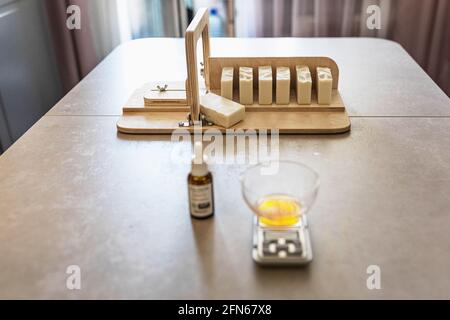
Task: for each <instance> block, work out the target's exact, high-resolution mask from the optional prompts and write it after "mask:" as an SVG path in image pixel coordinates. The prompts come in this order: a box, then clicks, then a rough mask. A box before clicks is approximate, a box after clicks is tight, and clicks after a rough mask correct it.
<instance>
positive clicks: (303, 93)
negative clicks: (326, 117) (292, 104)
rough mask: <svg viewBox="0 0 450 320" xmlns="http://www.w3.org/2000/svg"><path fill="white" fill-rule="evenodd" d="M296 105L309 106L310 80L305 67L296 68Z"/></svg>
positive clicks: (309, 72)
mask: <svg viewBox="0 0 450 320" xmlns="http://www.w3.org/2000/svg"><path fill="white" fill-rule="evenodd" d="M296 70H297V103H298V104H311V90H312V78H311V71H310V70H309V68H308V67H307V66H297V67H296Z"/></svg>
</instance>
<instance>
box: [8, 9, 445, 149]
mask: <svg viewBox="0 0 450 320" xmlns="http://www.w3.org/2000/svg"><path fill="white" fill-rule="evenodd" d="M70 5H77V6H79V8H81V21H82V28H81V30H69V29H68V28H67V27H66V20H67V18H68V16H69V15H68V14H67V12H66V11H67V8H68V7H69V6H70ZM370 5H377V6H379V8H380V9H381V28H380V29H378V30H377V29H376V30H369V29H368V28H367V25H366V20H367V18H368V16H369V14H368V13H367V8H368V7H369V6H370ZM201 6H209V7H210V8H211V13H210V16H211V34H212V36H215V37H224V36H225V37H235V36H236V37H379V38H387V39H391V40H394V41H397V42H399V43H400V44H401V45H403V47H404V48H405V49H406V50H407V51H408V52H409V53H410V54H411V55H412V56H413V58H414V59H415V60H416V61H417V62H418V63H419V64H420V65H421V66H422V67H423V68H424V70H425V71H426V72H428V74H429V75H430V76H431V77H432V78H433V79H434V81H436V82H437V83H438V85H439V86H440V87H441V88H442V89H443V90H444V91H445V92H446V93H447V95H450V0H427V1H423V0H0V43H1V46H0V153H1V152H2V151H4V150H6V149H7V148H8V147H9V146H10V145H11V144H12V143H13V142H14V141H15V140H17V139H18V138H19V137H20V136H21V135H22V134H23V133H24V132H25V131H26V130H27V129H28V128H30V127H31V126H32V125H33V124H34V123H35V122H36V121H37V120H38V119H39V118H40V117H41V116H42V115H43V114H45V113H46V112H47V111H48V110H49V109H50V108H51V107H52V106H53V105H54V104H55V103H56V102H57V101H58V100H59V99H60V98H61V97H62V96H63V95H64V94H65V93H67V92H68V91H70V90H71V89H72V88H73V87H74V86H75V85H76V84H77V83H78V82H79V81H80V80H81V79H82V78H83V77H84V76H85V75H86V74H87V73H89V72H90V70H92V69H93V68H94V67H95V66H96V65H97V64H98V63H99V62H100V61H101V60H102V59H103V58H104V57H106V56H107V55H108V54H109V53H110V52H111V51H112V50H113V49H114V48H115V47H117V46H118V45H119V44H121V43H123V42H125V41H129V40H132V39H137V38H145V37H182V36H183V34H184V30H185V29H186V27H187V25H188V23H189V21H190V20H191V19H192V17H193V15H194V12H195V11H196V10H197V9H198V8H199V7H201Z"/></svg>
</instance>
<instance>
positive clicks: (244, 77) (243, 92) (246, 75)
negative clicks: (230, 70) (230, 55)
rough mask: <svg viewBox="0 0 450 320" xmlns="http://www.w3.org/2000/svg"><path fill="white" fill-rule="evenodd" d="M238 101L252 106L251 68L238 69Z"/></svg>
mask: <svg viewBox="0 0 450 320" xmlns="http://www.w3.org/2000/svg"><path fill="white" fill-rule="evenodd" d="M239 101H240V102H241V104H253V68H248V67H240V68H239Z"/></svg>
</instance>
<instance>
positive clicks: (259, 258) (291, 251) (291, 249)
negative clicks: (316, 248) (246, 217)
mask: <svg viewBox="0 0 450 320" xmlns="http://www.w3.org/2000/svg"><path fill="white" fill-rule="evenodd" d="M312 259H313V254H312V249H311V239H310V236H309V227H308V222H307V219H306V215H304V216H302V218H301V222H299V223H297V224H296V225H292V226H287V227H284V226H283V227H274V226H268V225H265V224H263V223H261V222H260V220H259V219H258V217H255V219H254V224H253V260H255V262H257V263H258V264H261V265H267V266H278V265H285V266H301V265H306V264H308V263H310V262H311V261H312Z"/></svg>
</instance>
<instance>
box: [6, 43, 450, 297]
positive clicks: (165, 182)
mask: <svg viewBox="0 0 450 320" xmlns="http://www.w3.org/2000/svg"><path fill="white" fill-rule="evenodd" d="M161 41H164V44H165V45H164V47H165V48H166V49H165V50H160V51H161V52H163V51H164V52H165V55H166V57H168V58H167V59H168V60H167V61H170V63H167V64H165V65H164V64H162V63H160V64H159V65H158V64H157V63H154V64H153V62H149V61H153V59H151V57H152V54H153V55H154V56H155V57H157V55H158V54H159V53H158V50H152V49H151V48H159V47H161V46H160V44H161V43H162V42H161ZM227 41H229V42H230V43H231V42H233V45H229V46H225V45H223V51H224V52H223V54H224V55H227V54H228V55H229V54H232V53H233V51H231V48H239V49H238V51H240V53H241V54H246V55H251V54H252V53H253V54H254V52H255V51H254V50H255V46H256V45H261V46H263V45H264V47H266V48H268V50H267V51H265V54H267V55H269V54H270V55H275V54H280V55H292V54H302V53H305V54H306V53H308V54H310V55H313V54H320V53H322V54H325V53H327V52H329V54H328V55H330V56H332V57H333V56H334V57H335V58H336V60H337V61H338V63H339V65H340V66H341V72H342V73H341V76H342V81H341V88H342V89H341V90H342V92H343V96H344V99H345V100H346V103H347V104H348V107H349V109H350V113H351V114H353V116H376V117H353V118H352V125H353V128H352V132H351V133H349V134H344V135H316V136H314V135H313V136H282V137H281V138H280V154H281V158H282V159H291V160H298V161H302V162H304V163H306V164H308V165H310V166H311V167H313V168H314V169H315V170H317V171H318V172H319V173H320V176H321V189H320V192H319V197H318V199H317V203H316V205H315V207H314V208H313V209H312V211H311V213H310V222H311V227H312V242H313V250H314V254H315V259H314V261H313V263H312V264H311V265H310V266H309V267H307V268H300V269H297V268H288V269H285V268H282V269H269V268H261V267H258V266H257V265H255V264H254V263H253V261H252V259H251V251H250V250H251V226H252V215H251V213H250V211H249V209H248V208H247V207H246V206H245V204H244V201H243V200H242V196H241V193H240V185H239V179H238V178H239V175H240V174H241V173H242V172H243V171H244V170H245V168H246V166H247V165H239V164H233V165H219V164H217V165H213V166H212V167H211V170H212V171H213V173H214V178H215V189H216V190H215V191H216V212H217V214H216V216H215V218H214V219H211V220H207V221H193V220H191V218H190V217H189V214H188V203H187V190H186V176H187V173H188V171H189V164H188V163H181V162H179V161H176V158H177V157H179V156H180V154H184V155H186V153H188V152H189V148H190V145H189V143H188V142H179V143H176V142H171V141H170V137H168V136H127V135H122V134H117V133H116V127H115V124H116V121H117V119H118V117H117V116H115V115H118V114H120V100H121V99H122V98H123V100H124V101H125V100H126V99H127V95H128V93H130V92H131V91H132V90H133V89H134V87H138V86H140V85H141V84H142V83H143V82H146V81H150V80H152V79H153V80H157V79H158V73H159V76H161V70H163V69H164V68H170V70H171V72H173V75H175V76H177V77H180V78H182V77H183V75H182V74H183V73H184V72H185V71H184V69H183V66H182V62H180V61H182V60H183V59H184V58H183V57H181V55H180V56H178V55H177V54H176V53H175V51H174V50H180V48H181V47H182V45H181V41H179V40H168V39H166V40H145V41H136V42H132V43H129V44H127V45H124V46H122V47H121V48H119V49H117V50H116V51H115V52H114V53H113V54H112V55H111V56H110V57H108V58H107V59H106V60H105V61H104V62H103V63H102V64H101V65H100V66H99V67H98V68H97V69H96V70H94V71H93V72H92V73H91V74H90V75H89V76H88V77H87V78H86V79H85V80H83V81H82V82H81V83H80V84H79V85H78V86H77V87H76V88H75V89H74V90H73V91H72V92H71V93H70V94H69V95H68V96H66V97H65V98H64V99H63V100H62V101H61V102H60V103H59V104H58V105H57V106H56V107H55V108H54V109H52V110H51V111H50V113H49V115H47V116H45V117H44V118H42V119H41V120H40V121H39V122H38V123H37V124H36V125H35V126H34V127H33V128H32V129H30V130H29V132H27V133H26V134H25V135H24V136H23V137H22V138H21V139H20V140H19V141H18V142H17V143H16V144H15V145H13V146H12V147H11V148H10V149H9V150H8V151H7V152H6V153H5V154H3V155H2V156H1V157H0V257H1V258H0V288H1V289H0V298H38V299H42V298H62V299H72V298H88V299H93V298H106V299H109V298H153V299H159V298H183V299H197V298H248V299H264V298H275V299H283V298H287V299H289V298H369V299H372V298H373V299H377V298H447V299H449V298H450V280H449V279H448V270H450V255H449V252H450V232H449V225H450V211H449V208H450V193H449V192H448V190H450V148H448V146H450V118H448V117H445V116H447V115H450V109H449V108H450V102H449V101H450V100H449V99H448V98H447V97H445V96H444V95H443V93H442V92H441V91H440V90H439V89H438V88H437V86H436V85H435V84H434V83H433V82H432V81H431V80H430V79H429V78H428V77H427V76H426V75H425V74H424V73H423V71H422V70H420V69H419V67H418V66H417V65H416V64H415V63H414V62H413V61H412V60H411V58H410V57H409V56H407V55H406V53H405V52H404V51H403V49H401V47H399V46H398V45H396V44H394V43H391V42H386V41H380V40H369V39H360V40H351V39H341V40H337V39H329V40H320V39H319V40H296V39H293V40H286V39H272V40H268V39H256V40H248V43H247V42H244V41H242V40H221V41H219V42H217V43H227ZM266 41H273V44H272V43H271V45H270V46H268V45H267V42H266ZM325 41H326V42H325ZM325 43H327V45H324V44H325ZM215 44H216V41H215V39H214V41H213V52H214V53H216V54H217V51H216V52H215V51H214V48H215V47H216V48H217V46H215ZM235 44H236V45H235ZM238 44H239V45H238ZM306 44H308V45H307V46H306ZM352 46H354V49H353V50H351V51H355V52H356V53H352V52H351V51H350V49H349V48H350V47H352ZM282 49H283V50H282ZM277 50H278V51H277ZM180 52H181V51H180ZM363 53H364V54H363ZM172 54H173V58H174V59H173V60H174V61H172V57H171V55H172ZM350 54H351V56H349V55H350ZM369 56H372V58H373V59H369ZM169 57H170V59H169ZM352 59H353V62H354V65H355V66H356V67H352V64H350V62H351V61H352ZM177 61H178V62H177ZM177 63H179V65H177ZM383 63H384V64H388V67H386V68H381V67H380V65H383ZM142 64H143V65H145V67H142V68H138V66H141V65H142ZM172 68H173V69H172ZM371 72H373V73H371ZM169 74H170V75H172V73H169ZM363 78H364V79H367V80H368V82H367V83H365V82H363V81H361V79H363ZM390 84H391V85H390ZM394 84H395V86H394ZM381 89H383V90H381ZM96 115H97V116H96ZM395 116H404V117H395ZM420 116H422V117H420ZM426 116H428V117H426ZM184 158H186V157H184ZM69 265H79V266H80V267H81V272H82V290H81V291H69V290H67V289H66V278H67V274H66V273H65V272H66V268H67V267H68V266H69ZM369 265H379V266H380V267H381V271H382V290H373V291H370V290H368V289H367V288H366V279H367V277H368V275H367V274H366V269H367V267H368V266H369Z"/></svg>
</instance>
